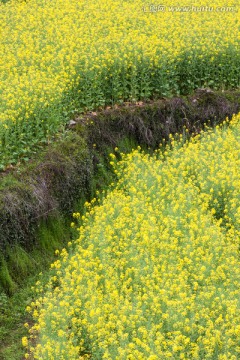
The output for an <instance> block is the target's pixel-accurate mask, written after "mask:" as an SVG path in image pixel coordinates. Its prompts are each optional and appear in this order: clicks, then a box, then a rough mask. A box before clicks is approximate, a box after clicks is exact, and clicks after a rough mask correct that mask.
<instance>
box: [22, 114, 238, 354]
mask: <svg viewBox="0 0 240 360" xmlns="http://www.w3.org/2000/svg"><path fill="white" fill-rule="evenodd" d="M239 140H240V114H239V115H238V116H235V117H234V118H233V120H232V122H230V123H229V121H228V120H226V122H225V123H224V124H223V126H222V127H221V128H220V127H217V128H216V129H214V130H208V131H206V132H203V133H201V134H199V135H198V136H196V137H195V138H193V139H191V140H190V141H189V142H188V143H184V144H183V141H182V138H181V136H180V137H179V139H178V141H176V140H174V139H173V138H172V140H171V142H170V144H168V145H167V146H166V147H165V148H164V150H157V151H156V152H155V154H154V155H153V156H150V155H147V154H144V153H142V152H141V151H140V149H137V150H135V151H133V152H132V153H131V154H128V155H123V154H122V160H121V161H120V162H119V163H116V165H114V166H115V171H116V173H117V174H118V175H119V181H118V183H117V185H116V187H115V188H113V189H112V190H111V191H109V192H108V194H107V196H106V197H105V199H103V201H102V203H101V204H98V205H92V207H91V206H90V204H89V203H88V204H87V208H88V212H87V214H86V216H84V217H83V224H82V225H81V226H80V228H79V234H80V235H79V239H78V240H77V241H76V244H75V249H74V251H73V250H71V249H69V251H67V250H66V249H64V250H63V251H62V253H61V254H60V258H59V259H58V260H57V261H56V262H55V263H54V264H53V265H52V271H53V272H54V273H53V276H52V279H51V281H50V283H49V284H48V286H49V287H48V289H47V290H46V291H45V293H43V294H42V296H41V297H40V298H39V300H38V301H37V302H36V303H34V304H32V306H31V309H32V310H31V311H32V312H33V313H34V317H35V321H36V324H35V325H34V326H33V327H32V328H31V329H30V336H31V337H33V338H34V337H36V340H37V345H36V346H35V348H30V349H29V351H30V353H31V354H32V356H33V357H34V358H35V359H41V360H46V359H48V360H57V359H64V360H68V359H69V360H74V359H87V358H91V359H109V360H110V359H111V360H113V359H118V360H121V359H122V360H126V359H128V360H130V359H132V360H135V359H138V360H141V359H142V360H158V359H163V360H165V359H172V360H174V359H186V360H189V359H218V360H237V359H238V358H239V354H240V346H239V338H240V307H239V280H240V271H239V270H240V269H239V235H240V211H239V209H240V195H239V188H240V176H239V165H240V164H239V159H240V141H239ZM112 159H113V160H114V156H112ZM113 162H114V161H113ZM75 217H78V215H77V216H75ZM37 288H38V286H37ZM36 340H35V341H36ZM23 342H24V343H25V339H24V341H23Z"/></svg>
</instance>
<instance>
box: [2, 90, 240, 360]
mask: <svg viewBox="0 0 240 360" xmlns="http://www.w3.org/2000/svg"><path fill="white" fill-rule="evenodd" d="M239 111H240V91H232V92H224V93H222V92H213V91H211V90H210V89H202V90H200V89H199V90H197V91H196V92H195V93H194V94H192V95H189V96H188V97H176V98H172V99H161V100H158V101H154V102H148V103H142V102H138V103H136V104H130V103H129V104H124V105H123V106H115V107H113V108H107V109H105V110H101V111H97V112H89V113H87V114H85V115H78V116H76V117H75V118H74V119H71V120H72V121H70V123H69V126H68V128H67V129H66V131H65V132H64V134H62V135H61V136H59V138H58V140H56V141H54V142H53V143H51V144H50V145H49V146H48V147H46V148H44V149H42V151H41V153H40V154H38V156H37V157H36V156H34V157H33V158H32V159H31V161H30V162H28V163H27V164H21V165H19V166H17V167H15V168H12V169H9V170H8V171H6V172H4V173H2V174H1V178H0V229H1V231H0V294H1V295H0V303H1V309H2V310H1V312H0V320H1V323H2V324H3V325H1V326H0V340H1V341H2V343H3V344H4V345H3V347H2V348H1V350H0V359H1V358H3V359H8V360H9V359H11V358H13V357H11V356H12V355H11V351H13V347H12V345H10V344H11V343H13V342H14V341H13V339H16V338H17V337H18V336H19V337H21V336H22V331H24V330H19V335H16V334H15V333H14V332H13V331H12V335H13V337H12V339H11V337H9V334H10V333H11V329H13V328H16V327H17V326H16V325H17V324H19V323H21V322H23V321H24V312H23V309H24V307H25V306H26V305H27V303H28V302H30V301H31V296H32V294H31V290H30V288H31V284H32V283H33V282H34V281H35V276H36V274H38V273H39V272H40V271H42V270H43V269H46V268H47V267H48V265H49V264H50V262H51V261H52V260H53V258H54V250H55V249H57V248H61V247H63V246H64V245H65V244H66V243H67V242H68V241H69V240H70V239H71V238H74V230H73V229H71V228H70V222H71V214H72V212H74V211H76V210H77V211H79V209H80V212H81V211H83V204H84V202H85V201H86V200H90V199H91V198H93V197H94V196H95V194H96V191H97V190H103V189H104V188H106V187H107V186H108V185H109V184H110V183H111V182H113V181H114V176H115V175H114V172H113V171H112V169H111V166H110V165H109V153H110V152H114V149H115V147H118V148H119V150H120V151H121V152H129V151H131V149H132V148H134V147H136V146H138V145H140V146H141V147H143V148H146V149H149V151H151V150H152V149H153V150H154V149H156V148H157V147H158V146H159V143H161V142H162V141H163V139H165V140H166V141H168V139H169V135H170V134H174V133H183V134H184V136H185V137H186V138H187V137H188V136H190V135H192V134H196V133H199V131H200V130H201V129H202V128H203V127H204V124H206V123H207V124H208V125H209V126H214V125H217V124H218V123H221V122H222V121H223V120H224V119H225V118H226V117H229V118H230V117H231V116H232V115H233V114H234V113H238V112H239ZM56 138H57V137H56ZM16 294H18V296H16ZM8 296H9V297H10V298H9V299H8ZM19 299H20V303H19ZM9 304H11V305H10V306H9ZM10 309H12V310H10ZM16 309H18V310H17V311H18V314H17V316H16V315H13V313H14V312H15V311H16ZM9 311H10V313H11V314H10V313H9ZM4 329H5V330H4ZM20 333H21V335H20ZM15 342H16V341H15ZM16 347H17V345H16V346H15V348H16ZM14 351H16V349H15V350H14ZM19 354H20V353H19ZM15 356H17V357H15V358H20V357H19V356H20V355H19V356H18V355H16V352H15Z"/></svg>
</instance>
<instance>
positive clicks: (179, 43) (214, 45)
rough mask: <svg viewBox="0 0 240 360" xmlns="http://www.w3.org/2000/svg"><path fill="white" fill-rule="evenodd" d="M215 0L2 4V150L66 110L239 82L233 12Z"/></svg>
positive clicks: (38, 133)
mask: <svg viewBox="0 0 240 360" xmlns="http://www.w3.org/2000/svg"><path fill="white" fill-rule="evenodd" d="M208 3H209V1H208V0H201V6H202V7H204V6H205V7H206V6H207V5H209V4H208ZM212 3H214V9H213V10H212V11H206V10H204V9H203V10H201V11H199V10H198V11H197V10H194V9H192V8H191V9H190V10H189V11H179V9H178V10H177V9H175V10H173V9H172V7H171V5H172V0H165V1H164V5H165V9H164V11H156V9H155V8H156V6H155V8H151V6H150V5H148V4H147V2H146V1H145V0H134V1H133V0H131V1H129V0H114V1H111V0H95V1H90V0H81V1H79V0H51V1H46V0H28V1H23V0H22V1H19V0H12V1H10V2H8V3H7V4H2V3H0V84H1V86H0V135H1V134H6V133H7V130H9V131H10V135H11V136H10V135H9V136H5V137H2V139H0V141H1V142H2V146H3V147H4V146H5V145H7V144H8V143H10V142H11V143H15V145H16V146H15V149H14V150H12V152H19V153H21V151H22V148H24V146H25V148H26V136H28V138H27V143H28V146H31V137H35V138H37V139H38V138H40V139H41V140H42V137H43V136H45V137H46V136H47V135H48V134H49V133H53V132H54V131H56V129H57V128H58V127H59V123H60V122H61V121H63V114H64V113H67V112H68V111H70V110H71V111H74V110H75V109H77V110H85V109H92V108H94V107H98V106H102V105H105V104H106V103H111V102H116V101H123V100H126V99H128V100H129V99H130V100H135V99H139V98H148V97H149V96H153V95H168V94H172V93H179V92H184V91H191V90H192V89H193V88H196V87H200V86H207V85H209V86H213V87H214V86H217V87H235V86H238V85H239V74H238V69H239V56H238V49H239V29H238V26H237V23H238V21H239V14H240V12H239V11H237V10H238V9H237V8H234V6H233V9H232V10H228V11H227V9H226V10H225V11H223V9H222V11H217V7H221V8H223V6H225V0H215V1H212ZM184 5H186V6H190V7H191V6H192V5H194V4H193V2H192V1H190V0H185V1H184ZM197 5H198V7H199V4H197ZM64 116H65V115H64ZM16 122H17V123H18V124H19V128H18V130H15V131H17V134H16V136H14V135H13V134H12V132H11V131H12V130H11V128H12V126H13V124H16ZM22 122H24V124H21V123H22ZM17 141H18V143H17V144H16V142H17ZM0 144H1V143H0ZM5 147H6V146H5ZM5 151H6V149H5ZM22 153H24V151H22Z"/></svg>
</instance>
